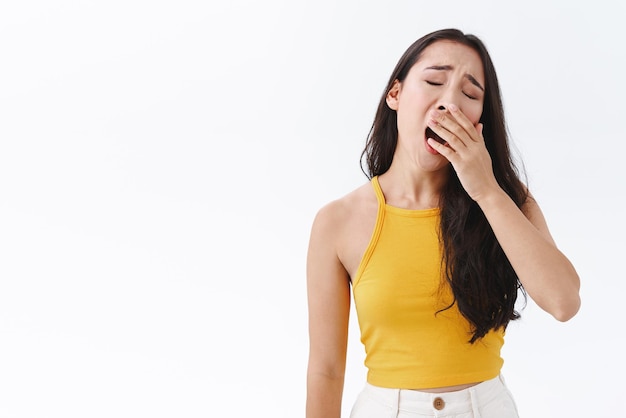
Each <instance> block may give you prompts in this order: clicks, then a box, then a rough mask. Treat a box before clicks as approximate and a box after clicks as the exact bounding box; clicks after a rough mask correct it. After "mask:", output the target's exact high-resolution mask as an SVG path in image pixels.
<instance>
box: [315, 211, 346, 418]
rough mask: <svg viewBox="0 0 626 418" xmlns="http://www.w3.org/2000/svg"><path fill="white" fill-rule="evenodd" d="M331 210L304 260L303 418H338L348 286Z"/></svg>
mask: <svg viewBox="0 0 626 418" xmlns="http://www.w3.org/2000/svg"><path fill="white" fill-rule="evenodd" d="M334 209H335V208H334V207H333V204H330V205H329V206H326V207H324V208H322V210H320V212H319V213H318V214H317V216H316V218H315V221H314V222H313V227H312V231H311V238H310V242H309V250H308V257H307V296H308V307H309V363H308V370H307V401H306V417H307V418H339V417H340V415H341V399H342V395H343V383H344V374H345V367H346V350H347V342H348V317H349V314H350V281H349V277H348V274H347V273H346V271H345V269H344V268H343V266H342V264H341V262H340V261H339V259H338V257H337V249H336V245H337V233H338V230H339V229H340V228H339V227H340V223H339V221H338V217H337V216H336V210H334Z"/></svg>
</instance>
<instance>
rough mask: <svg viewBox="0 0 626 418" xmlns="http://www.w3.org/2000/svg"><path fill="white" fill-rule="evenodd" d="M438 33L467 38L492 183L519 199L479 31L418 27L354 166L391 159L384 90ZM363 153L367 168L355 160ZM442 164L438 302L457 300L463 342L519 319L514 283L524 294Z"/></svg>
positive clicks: (374, 168) (390, 119) (379, 166)
mask: <svg viewBox="0 0 626 418" xmlns="http://www.w3.org/2000/svg"><path fill="white" fill-rule="evenodd" d="M440 40H448V41H454V42H458V43H460V44H463V45H466V46H469V47H470V48H472V49H474V50H475V51H476V52H477V53H478V55H479V56H480V58H481V60H482V63H483V67H484V73H485V99H484V104H483V113H482V116H481V118H480V122H481V123H482V124H483V136H484V137H485V144H486V147H487V150H488V151H489V154H490V155H491V160H492V165H493V172H494V174H495V177H496V180H497V181H498V184H499V185H500V187H502V189H503V190H504V191H505V192H506V193H507V194H508V195H509V196H510V197H511V199H512V200H513V201H514V202H515V204H516V205H517V206H518V207H521V206H522V205H523V203H524V202H525V201H526V199H528V198H529V196H528V191H527V189H526V187H525V185H524V184H523V183H522V181H521V180H520V175H519V170H518V169H517V167H516V165H515V162H514V161H513V159H512V157H511V152H510V149H509V141H508V132H507V128H506V124H505V121H504V109H503V106H502V99H501V96H500V87H499V85H498V78H497V76H496V71H495V68H494V66H493V62H492V61H491V58H490V56H489V53H488V52H487V48H486V47H485V45H484V44H483V43H482V41H481V40H480V39H478V38H477V37H476V36H474V35H470V34H467V35H466V34H464V33H463V32H461V31H459V30H457V29H444V30H439V31H436V32H432V33H430V34H428V35H425V36H424V37H422V38H420V39H418V40H417V41H415V42H414V43H413V44H412V45H411V46H410V47H409V48H408V49H407V50H406V52H405V53H404V55H402V57H401V58H400V61H398V64H397V65H396V68H395V69H394V70H393V73H392V74H391V77H390V78H389V82H388V84H387V87H386V89H385V91H384V93H383V95H382V97H381V99H380V103H379V105H378V109H377V111H376V116H375V118H374V122H373V124H372V128H371V129H370V132H369V135H368V138H367V142H366V145H365V149H364V150H363V153H362V154H361V169H362V170H363V172H364V173H365V175H366V176H367V177H368V178H369V179H371V178H372V177H374V176H378V175H381V174H383V173H385V172H386V171H387V170H388V169H389V167H390V166H391V162H392V160H393V155H394V152H395V149H396V144H397V141H398V128H397V119H396V112H395V111H394V110H392V109H390V108H389V107H388V106H387V102H386V98H387V94H388V93H389V91H390V90H391V88H392V86H393V84H394V82H395V80H398V81H399V82H403V81H404V79H405V78H406V76H407V74H408V72H409V70H410V69H411V67H412V66H413V65H414V64H415V63H416V62H417V61H418V60H419V58H420V56H421V53H422V52H423V51H424V49H425V48H426V47H428V46H429V45H431V44H432V43H434V42H436V41H440ZM364 160H365V163H366V164H367V171H366V170H365V169H364V168H363V161H364ZM449 171H450V175H449V178H448V181H447V183H446V185H445V186H444V188H443V190H442V192H441V196H440V200H439V205H440V209H441V223H440V237H441V240H442V243H443V260H442V263H443V265H444V271H445V277H446V280H447V281H448V283H449V284H450V286H451V288H452V293H453V295H454V300H453V301H452V303H451V304H450V305H449V306H448V307H447V308H445V309H449V308H451V307H452V306H454V304H455V303H456V304H457V306H458V309H459V311H460V312H461V314H462V315H463V316H464V317H465V318H466V319H467V320H468V321H469V322H470V324H471V326H472V336H471V338H470V342H471V343H474V342H475V341H477V340H479V339H480V338H482V337H484V336H485V334H487V333H488V332H489V331H490V330H497V329H500V328H506V326H507V325H508V323H509V321H511V320H515V319H519V318H520V314H519V313H518V312H517V311H516V310H515V302H516V300H517V295H518V290H519V291H521V292H522V293H523V294H524V297H526V294H525V292H524V289H523V288H522V285H521V283H520V282H519V279H518V277H517V274H516V273H515V271H514V270H513V267H512V266H511V263H510V262H509V260H508V259H507V257H506V255H505V254H504V251H503V250H502V247H501V246H500V244H499V243H498V240H497V239H496V237H495V235H494V233H493V230H492V229H491V226H490V225H489V223H488V222H487V219H486V218H485V215H484V214H483V212H482V210H481V209H480V207H479V206H478V204H477V203H476V202H475V201H473V200H472V199H471V198H470V197H469V195H468V194H467V193H466V192H465V190H464V189H463V187H462V185H461V183H460V181H459V178H458V177H457V175H456V172H455V171H454V170H453V169H452V167H449Z"/></svg>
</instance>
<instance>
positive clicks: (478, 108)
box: [463, 103, 483, 125]
mask: <svg viewBox="0 0 626 418" xmlns="http://www.w3.org/2000/svg"><path fill="white" fill-rule="evenodd" d="M463 113H465V116H467V118H468V119H469V120H471V121H472V124H474V125H476V124H477V123H478V122H479V121H480V117H481V116H482V114H483V104H482V103H477V104H476V105H472V106H468V107H467V108H466V110H464V111H463Z"/></svg>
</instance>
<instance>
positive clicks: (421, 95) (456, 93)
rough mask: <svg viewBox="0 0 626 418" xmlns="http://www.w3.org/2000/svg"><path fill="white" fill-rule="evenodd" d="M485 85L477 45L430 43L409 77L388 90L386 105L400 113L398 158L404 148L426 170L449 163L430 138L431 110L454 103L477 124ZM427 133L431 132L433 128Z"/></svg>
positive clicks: (434, 169)
mask: <svg viewBox="0 0 626 418" xmlns="http://www.w3.org/2000/svg"><path fill="white" fill-rule="evenodd" d="M484 89H485V75H484V71H483V64H482V61H481V59H480V56H479V55H478V53H477V52H476V51H475V50H473V49H472V48H470V47H468V46H465V45H463V44H459V43H457V42H453V41H437V42H435V43H433V44H431V45H429V46H428V47H426V48H425V49H424V50H423V51H422V55H421V57H420V59H419V60H418V61H417V62H416V63H415V64H414V65H413V67H411V69H410V70H409V73H408V75H407V77H406V78H405V80H404V81H403V82H401V83H400V82H397V81H396V83H395V84H394V85H393V87H392V88H391V90H390V91H389V93H388V95H387V104H388V105H389V107H390V108H391V109H394V110H395V111H396V112H397V116H398V118H397V120H398V145H397V147H396V156H394V159H395V157H397V156H398V155H397V154H398V153H402V154H404V155H405V156H406V158H409V159H411V160H413V161H415V162H416V163H417V164H418V166H419V167H421V169H423V170H427V171H436V170H440V169H441V168H444V167H446V166H447V165H448V160H446V159H445V158H444V157H443V156H442V155H440V154H439V153H438V152H437V151H435V150H434V149H433V148H432V147H431V146H430V145H428V143H427V142H426V139H427V132H426V129H427V128H428V125H427V122H428V120H429V119H431V118H432V116H431V114H430V112H432V111H433V110H436V109H438V108H440V107H441V106H443V107H445V108H448V106H449V105H450V104H455V105H456V106H458V108H459V109H460V110H461V111H462V112H463V113H464V114H465V116H467V118H468V119H469V120H470V121H472V123H473V124H474V126H476V124H478V121H479V120H480V116H481V114H482V111H483V102H484V96H485V92H484ZM428 136H429V137H431V138H432V137H433V135H432V133H430V132H429V133H428ZM402 158H405V157H404V156H403V157H402Z"/></svg>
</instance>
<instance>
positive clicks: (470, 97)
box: [463, 92, 478, 100]
mask: <svg viewBox="0 0 626 418" xmlns="http://www.w3.org/2000/svg"><path fill="white" fill-rule="evenodd" d="M463 94H464V95H465V96H467V97H468V98H469V99H472V100H478V97H474V96H472V95H469V94H467V93H465V92H463Z"/></svg>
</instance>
